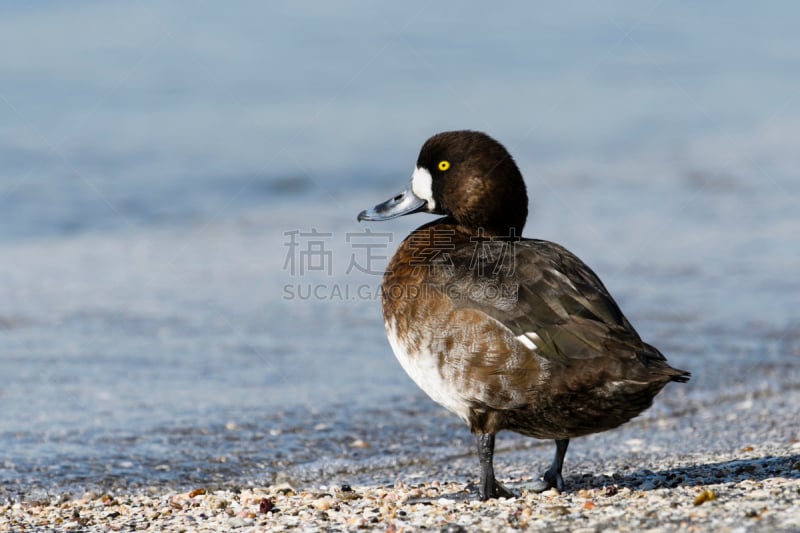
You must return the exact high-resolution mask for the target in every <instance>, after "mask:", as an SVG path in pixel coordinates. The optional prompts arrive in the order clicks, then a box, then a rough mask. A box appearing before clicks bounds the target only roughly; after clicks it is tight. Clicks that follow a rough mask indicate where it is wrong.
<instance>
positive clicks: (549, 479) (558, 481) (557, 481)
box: [531, 439, 569, 492]
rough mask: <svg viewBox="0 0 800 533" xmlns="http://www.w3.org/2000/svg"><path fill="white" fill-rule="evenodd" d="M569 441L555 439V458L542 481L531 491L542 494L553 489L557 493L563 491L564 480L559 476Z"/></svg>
mask: <svg viewBox="0 0 800 533" xmlns="http://www.w3.org/2000/svg"><path fill="white" fill-rule="evenodd" d="M567 446H569V439H556V456H555V457H554V458H553V463H552V464H551V465H550V468H548V469H547V472H545V473H544V475H543V476H542V479H540V480H538V481H537V482H536V483H535V484H534V485H533V487H531V490H533V491H534V492H544V491H546V490H548V489H551V488H553V487H555V488H556V489H558V492H563V491H564V478H563V477H562V476H561V469H562V467H563V466H564V456H566V455H567Z"/></svg>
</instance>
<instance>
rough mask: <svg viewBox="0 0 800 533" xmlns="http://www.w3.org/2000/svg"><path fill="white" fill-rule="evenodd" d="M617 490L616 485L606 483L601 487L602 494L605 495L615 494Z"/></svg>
mask: <svg viewBox="0 0 800 533" xmlns="http://www.w3.org/2000/svg"><path fill="white" fill-rule="evenodd" d="M618 492H619V489H618V488H617V486H616V485H608V486H606V487H605V488H604V489H603V494H605V495H606V496H615V495H616V494H617V493H618Z"/></svg>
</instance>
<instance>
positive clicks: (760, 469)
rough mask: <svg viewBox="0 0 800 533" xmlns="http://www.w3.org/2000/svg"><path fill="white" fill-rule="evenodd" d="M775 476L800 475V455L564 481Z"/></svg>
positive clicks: (702, 481) (679, 481)
mask: <svg viewBox="0 0 800 533" xmlns="http://www.w3.org/2000/svg"><path fill="white" fill-rule="evenodd" d="M776 477H783V478H790V479H800V455H784V456H767V457H758V458H754V459H737V460H733V461H724V462H719V463H704V464H697V465H688V466H680V467H675V468H670V469H667V470H659V471H657V472H653V471H652V470H648V469H641V470H637V471H636V472H633V473H626V474H613V475H610V476H609V475H593V474H583V475H578V476H574V475H573V476H570V477H568V478H567V479H566V480H565V481H566V489H567V491H578V490H581V489H598V488H603V487H611V486H616V487H617V488H622V487H628V488H630V489H631V490H654V489H659V488H674V487H679V486H689V487H695V486H700V485H712V484H715V483H738V482H740V481H746V480H750V481H763V480H765V479H770V478H776Z"/></svg>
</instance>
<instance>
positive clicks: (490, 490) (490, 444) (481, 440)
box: [467, 433, 517, 501]
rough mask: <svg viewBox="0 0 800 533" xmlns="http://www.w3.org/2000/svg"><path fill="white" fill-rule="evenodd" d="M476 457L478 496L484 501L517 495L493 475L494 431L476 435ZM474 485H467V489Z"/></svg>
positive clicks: (472, 489)
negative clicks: (479, 475) (478, 466)
mask: <svg viewBox="0 0 800 533" xmlns="http://www.w3.org/2000/svg"><path fill="white" fill-rule="evenodd" d="M478 458H479V459H480V462H481V481H480V483H479V484H478V485H477V492H478V498H479V499H480V500H481V501H486V500H488V499H489V498H516V497H517V495H516V494H514V493H513V492H511V491H510V490H508V489H507V488H505V487H504V486H503V485H501V484H500V482H499V481H497V479H496V478H495V477H494V466H493V464H492V461H493V459H494V433H483V434H481V435H478ZM472 487H475V486H474V485H472V484H470V485H468V486H467V490H471V491H474V490H475V488H472Z"/></svg>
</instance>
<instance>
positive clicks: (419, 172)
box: [411, 167, 436, 211]
mask: <svg viewBox="0 0 800 533" xmlns="http://www.w3.org/2000/svg"><path fill="white" fill-rule="evenodd" d="M411 191H412V192H413V193H414V194H416V195H417V197H418V198H421V199H423V200H425V201H426V202H427V203H428V211H433V210H434V209H436V202H435V201H434V200H433V178H432V177H431V173H430V172H428V169H426V168H420V167H417V168H415V169H414V173H413V174H412V175H411Z"/></svg>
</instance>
